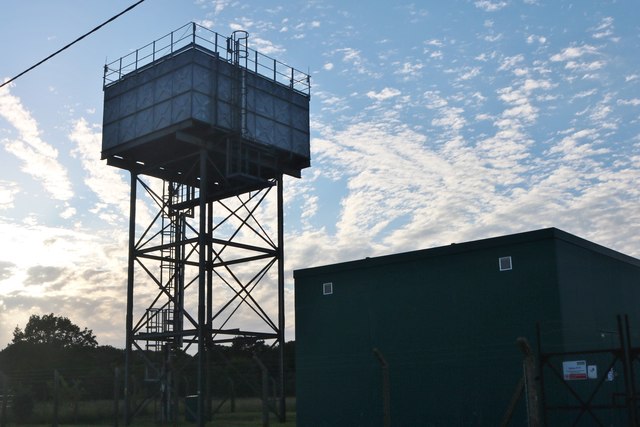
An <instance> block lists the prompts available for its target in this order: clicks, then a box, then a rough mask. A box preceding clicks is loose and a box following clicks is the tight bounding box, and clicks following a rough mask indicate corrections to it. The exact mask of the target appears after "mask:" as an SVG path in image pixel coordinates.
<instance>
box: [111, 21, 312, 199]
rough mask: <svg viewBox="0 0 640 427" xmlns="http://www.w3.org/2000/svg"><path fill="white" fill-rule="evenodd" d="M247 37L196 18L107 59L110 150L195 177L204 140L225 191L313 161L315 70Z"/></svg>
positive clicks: (116, 158)
mask: <svg viewBox="0 0 640 427" xmlns="http://www.w3.org/2000/svg"><path fill="white" fill-rule="evenodd" d="M247 39H248V36H247V34H246V32H244V31H241V32H235V33H234V34H233V35H232V36H231V37H224V36H221V35H219V34H217V33H215V32H213V31H210V30H208V29H206V28H204V27H201V26H198V25H197V24H194V23H191V24H187V25H186V26H184V27H182V28H180V29H178V30H176V31H174V32H172V33H170V34H169V35H167V36H165V37H163V38H161V39H159V40H156V41H154V42H153V43H151V44H149V45H147V46H145V47H143V48H141V49H138V50H136V51H135V52H132V53H130V54H129V55H127V56H125V57H122V58H120V59H118V60H116V61H114V62H112V63H110V64H107V65H106V66H105V74H104V118H103V139H102V158H103V159H106V160H107V162H108V164H110V165H113V166H117V167H120V168H123V169H127V170H132V171H136V172H137V173H142V174H146V175H151V176H156V177H159V178H162V179H167V180H171V181H174V182H183V183H186V184H189V185H194V186H195V185H197V182H198V179H199V177H198V174H197V172H192V169H194V168H193V159H194V156H195V155H197V154H198V153H199V152H200V151H201V150H202V149H203V148H204V149H206V150H208V151H209V152H210V161H211V163H212V164H211V168H212V170H215V171H216V173H217V175H214V178H213V179H214V180H215V183H214V184H215V185H216V186H219V187H217V188H221V191H223V192H224V194H227V193H229V194H232V193H234V192H235V191H236V190H237V188H239V187H238V186H240V187H242V188H245V187H247V188H248V189H251V187H260V186H262V185H265V182H267V181H268V180H269V179H271V178H275V177H277V176H278V175H279V174H282V173H284V174H288V175H291V176H295V177H299V176H300V174H301V170H302V169H303V168H306V167H308V166H309V165H310V144H309V97H310V94H309V76H308V75H307V74H305V73H302V72H300V71H298V70H295V69H294V68H291V67H289V66H287V65H285V64H283V63H281V62H279V61H277V60H275V59H272V58H269V57H267V56H265V55H262V54H260V53H258V52H257V51H254V50H252V49H249V48H248V46H247ZM196 169H197V168H196ZM223 187H224V189H223Z"/></svg>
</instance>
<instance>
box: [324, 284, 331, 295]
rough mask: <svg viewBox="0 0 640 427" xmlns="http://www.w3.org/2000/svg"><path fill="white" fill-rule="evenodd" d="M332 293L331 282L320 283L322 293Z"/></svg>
mask: <svg viewBox="0 0 640 427" xmlns="http://www.w3.org/2000/svg"><path fill="white" fill-rule="evenodd" d="M332 293H333V283H332V282H328V283H323V284H322V295H331V294H332Z"/></svg>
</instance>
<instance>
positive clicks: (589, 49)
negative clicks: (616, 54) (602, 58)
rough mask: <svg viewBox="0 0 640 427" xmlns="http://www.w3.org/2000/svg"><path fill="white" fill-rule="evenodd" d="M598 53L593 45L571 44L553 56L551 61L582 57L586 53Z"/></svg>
mask: <svg viewBox="0 0 640 427" xmlns="http://www.w3.org/2000/svg"><path fill="white" fill-rule="evenodd" d="M595 53H597V49H596V48H595V47H594V46H591V45H582V46H571V47H567V48H565V49H563V50H562V52H560V53H556V54H555V55H553V56H551V61H553V62H561V61H569V60H574V59H577V58H581V57H582V56H584V55H593V54H595Z"/></svg>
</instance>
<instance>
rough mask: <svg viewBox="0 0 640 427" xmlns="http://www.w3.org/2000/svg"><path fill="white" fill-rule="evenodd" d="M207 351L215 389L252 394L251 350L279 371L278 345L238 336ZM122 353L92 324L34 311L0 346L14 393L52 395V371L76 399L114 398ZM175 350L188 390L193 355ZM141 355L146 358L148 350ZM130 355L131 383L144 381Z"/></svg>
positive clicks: (290, 351)
mask: <svg viewBox="0 0 640 427" xmlns="http://www.w3.org/2000/svg"><path fill="white" fill-rule="evenodd" d="M294 351H295V343H294V342H293V341H292V342H288V343H286V344H285V373H286V377H287V384H286V390H287V393H288V394H290V395H292V394H294V393H295V377H294V371H295V361H294ZM210 352H211V357H210V360H211V364H210V369H209V372H210V380H209V383H210V386H211V390H212V394H213V395H215V394H220V395H225V394H228V393H233V394H234V395H235V396H238V397H240V396H255V395H256V384H257V389H258V390H259V389H260V369H259V366H258V365H257V363H256V361H255V360H254V359H253V357H254V355H258V357H259V358H260V360H261V361H262V362H263V363H264V364H265V365H266V366H267V367H269V368H271V369H273V371H272V372H274V373H275V372H276V371H277V370H276V367H277V364H278V349H277V348H272V347H270V346H267V345H265V343H264V342H262V341H254V340H246V339H237V340H235V341H234V342H233V343H232V344H231V345H228V346H220V345H215V346H213V348H211V349H210ZM124 353H125V352H124V350H123V349H118V348H115V347H112V346H108V345H99V344H98V342H97V340H96V336H95V335H94V334H93V331H92V330H91V329H87V328H83V329H81V328H80V327H79V326H77V325H76V324H74V323H73V322H71V321H70V320H69V319H68V318H66V317H62V316H56V315H54V314H53V313H51V314H46V315H43V316H39V315H32V316H31V317H30V318H29V321H28V322H27V324H26V326H25V327H24V329H21V328H20V327H16V328H15V329H14V331H13V340H12V341H11V343H9V344H8V345H7V347H6V348H4V349H3V350H2V351H0V374H4V375H5V376H6V377H7V378H8V383H9V385H10V387H11V392H12V394H14V395H28V396H30V398H31V399H33V400H34V401H42V400H47V399H50V398H51V393H52V391H51V389H52V381H53V373H54V372H56V375H58V374H59V375H60V376H61V377H62V378H63V384H64V386H65V387H66V388H67V389H68V391H69V392H70V393H74V395H75V396H77V398H79V399H83V400H93V399H112V398H113V396H114V381H115V378H116V377H117V376H116V374H115V373H116V369H120V372H121V373H120V375H122V368H123V366H124ZM174 353H175V354H174V355H173V356H172V357H173V358H174V362H175V365H176V366H182V368H181V372H180V374H181V378H190V377H191V378H194V380H193V381H191V384H189V381H188V380H186V381H185V382H184V383H183V384H181V386H180V388H181V392H182V393H184V394H188V393H192V392H193V391H192V390H190V389H189V387H190V386H191V387H192V386H195V378H196V376H195V373H196V372H197V364H196V363H192V362H195V357H194V356H192V355H189V354H186V353H184V352H182V351H181V350H174ZM144 356H145V357H146V358H149V354H145V355H144ZM153 356H155V357H157V356H158V355H157V354H156V355H153ZM134 360H136V362H134V364H133V366H132V376H134V377H135V378H134V383H138V384H140V385H139V386H140V387H144V386H145V385H144V384H143V383H144V382H145V377H146V376H148V372H147V368H146V367H145V363H144V362H143V358H142V357H134ZM120 381H121V379H120ZM116 387H117V385H116Z"/></svg>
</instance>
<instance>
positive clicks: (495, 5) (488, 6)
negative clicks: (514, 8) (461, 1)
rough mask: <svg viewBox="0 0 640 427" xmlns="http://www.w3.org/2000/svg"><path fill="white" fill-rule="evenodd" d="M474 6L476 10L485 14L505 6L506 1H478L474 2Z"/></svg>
mask: <svg viewBox="0 0 640 427" xmlns="http://www.w3.org/2000/svg"><path fill="white" fill-rule="evenodd" d="M474 4H475V6H476V7H477V8H478V9H482V10H484V11H485V12H496V11H498V10H500V9H502V8H504V7H506V6H507V2H506V1H497V2H492V1H489V0H480V1H476V2H475V3H474Z"/></svg>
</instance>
